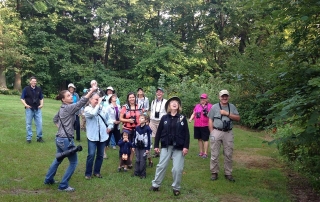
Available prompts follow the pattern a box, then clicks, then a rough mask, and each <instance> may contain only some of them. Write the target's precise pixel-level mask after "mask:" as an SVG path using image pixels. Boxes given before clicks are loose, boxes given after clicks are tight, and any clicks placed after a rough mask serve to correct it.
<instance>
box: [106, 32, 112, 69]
mask: <svg viewBox="0 0 320 202" xmlns="http://www.w3.org/2000/svg"><path fill="white" fill-rule="evenodd" d="M111 33H112V29H111V28H110V29H109V34H108V39H107V45H106V53H105V55H104V66H105V67H106V68H108V62H109V54H110V44H111Z"/></svg>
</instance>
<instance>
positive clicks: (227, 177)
mask: <svg viewBox="0 0 320 202" xmlns="http://www.w3.org/2000/svg"><path fill="white" fill-rule="evenodd" d="M224 177H225V178H226V179H227V180H229V181H230V182H235V181H236V180H235V179H234V178H233V177H232V175H225V176H224Z"/></svg>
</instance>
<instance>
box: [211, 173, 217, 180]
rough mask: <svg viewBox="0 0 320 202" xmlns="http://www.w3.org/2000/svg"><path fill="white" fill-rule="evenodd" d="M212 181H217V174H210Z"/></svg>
mask: <svg viewBox="0 0 320 202" xmlns="http://www.w3.org/2000/svg"><path fill="white" fill-rule="evenodd" d="M210 179H211V180H212V181H215V180H217V179H218V173H212V175H211V178H210Z"/></svg>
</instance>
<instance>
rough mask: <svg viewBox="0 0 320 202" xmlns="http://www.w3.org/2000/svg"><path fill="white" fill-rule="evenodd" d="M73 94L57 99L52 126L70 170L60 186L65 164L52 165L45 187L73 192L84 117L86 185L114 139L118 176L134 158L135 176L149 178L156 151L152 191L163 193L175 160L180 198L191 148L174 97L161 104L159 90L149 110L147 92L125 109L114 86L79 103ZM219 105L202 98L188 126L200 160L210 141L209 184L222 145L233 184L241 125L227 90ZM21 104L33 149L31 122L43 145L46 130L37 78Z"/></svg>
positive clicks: (131, 99)
mask: <svg viewBox="0 0 320 202" xmlns="http://www.w3.org/2000/svg"><path fill="white" fill-rule="evenodd" d="M75 88H76V87H75V86H74V85H73V84H69V85H68V90H63V91H61V92H60V93H59V95H58V97H57V99H59V100H61V102H62V105H61V107H60V109H59V111H58V113H57V114H56V115H55V116H54V118H53V122H54V124H55V125H56V126H57V127H58V132H57V133H56V139H55V141H56V147H57V154H59V156H64V157H67V158H68V160H69V163H70V164H69V167H68V168H67V170H66V171H65V174H64V176H63V178H62V180H61V182H58V181H56V180H55V179H54V176H55V174H56V172H57V169H58V167H59V165H60V164H61V162H62V160H63V158H56V159H54V161H53V162H52V164H51V166H50V168H49V170H48V172H47V174H46V177H45V180H44V183H45V184H59V188H58V189H59V190H61V191H67V192H71V191H74V190H75V189H74V188H72V187H70V186H69V183H68V182H69V180H70V178H71V176H72V174H73V173H74V171H75V169H76V166H77V164H78V159H77V151H81V149H79V148H78V147H76V146H75V144H74V140H73V139H74V131H77V130H78V129H79V135H78V133H77V132H76V140H80V122H79V115H83V116H84V117H85V125H86V127H85V128H86V135H87V141H88V156H87V161H86V170H85V179H87V180H90V179H91V178H92V177H97V178H102V175H101V173H100V169H101V166H102V163H103V159H104V156H106V153H105V152H106V151H105V148H106V146H107V145H109V141H110V139H111V136H114V139H115V142H116V143H117V145H118V146H119V166H118V171H119V172H121V171H124V172H126V171H127V170H128V169H130V168H132V167H133V165H132V160H133V156H134V155H135V157H136V160H135V166H134V172H133V174H132V176H138V177H140V178H146V164H147V163H146V162H147V159H149V166H151V167H152V166H153V162H152V158H151V150H152V147H154V148H153V150H154V155H155V156H156V157H160V158H159V163H158V165H157V167H156V171H155V177H154V179H153V180H152V186H151V187H150V189H149V190H150V191H159V187H160V185H161V183H162V181H163V179H164V177H165V172H166V169H167V167H168V164H169V162H170V160H171V159H172V162H173V167H172V174H173V183H172V190H173V194H174V195H175V196H177V195H179V194H180V189H181V186H180V185H181V179H182V172H183V168H184V160H185V156H186V155H187V154H188V151H189V144H190V134H189V128H188V121H187V118H186V117H185V116H184V115H183V114H182V113H181V112H182V104H181V100H180V98H179V97H171V98H170V99H168V100H166V99H164V98H163V95H164V90H163V89H162V88H157V89H156V92H155V95H156V96H155V99H154V100H153V101H152V102H151V105H150V106H149V100H148V98H147V97H145V96H144V92H143V89H142V88H139V89H138V90H137V95H136V94H135V93H133V92H130V93H128V95H127V99H126V103H125V104H124V105H122V106H121V105H120V101H119V99H118V97H117V95H116V94H115V91H114V90H113V88H112V87H111V86H110V87H108V88H107V90H106V91H102V90H101V89H100V88H99V87H98V84H97V82H96V81H95V80H93V81H91V88H90V89H88V90H87V91H86V92H85V94H84V95H83V96H82V97H81V98H79V96H78V95H77V94H76V93H75ZM219 99H220V102H219V103H217V104H214V105H212V104H210V103H209V102H208V95H207V94H201V95H200V103H199V104H197V105H196V106H195V108H194V110H193V113H192V115H191V117H190V118H189V122H191V121H192V120H193V119H194V138H195V139H198V145H199V156H200V157H202V158H207V157H208V141H210V148H211V158H210V171H211V180H217V179H218V172H219V163H218V159H219V158H218V157H219V150H220V146H221V144H223V147H224V156H225V163H224V168H225V177H226V179H227V180H229V181H232V182H234V181H235V180H234V178H233V177H232V153H233V133H232V127H233V123H232V121H239V120H240V116H239V113H238V111H237V109H236V107H235V106H234V105H233V104H231V103H229V92H228V91H227V90H222V91H220V92H219ZM21 101H22V103H23V104H24V105H25V108H26V125H27V127H26V128H27V142H28V143H31V139H32V131H30V129H31V121H32V118H34V119H35V122H36V126H37V141H38V142H43V139H42V131H41V130H42V128H40V127H39V126H40V125H39V119H38V118H39V116H38V114H39V113H40V114H41V108H42V106H43V95H42V92H41V89H40V88H39V87H37V86H36V78H35V77H31V79H30V86H27V87H26V88H25V89H24V90H23V93H22V95H21ZM81 111H83V113H81ZM30 114H31V115H30ZM120 123H122V133H120V128H121V127H120ZM38 127H39V128H38ZM38 130H39V131H38ZM121 134H122V135H121ZM209 139H210V140H209ZM152 143H153V144H152ZM160 144H161V146H160Z"/></svg>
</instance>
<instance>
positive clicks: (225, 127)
mask: <svg viewBox="0 0 320 202" xmlns="http://www.w3.org/2000/svg"><path fill="white" fill-rule="evenodd" d="M230 123H231V121H226V120H224V121H223V127H222V130H223V131H229V130H230V129H231V128H230Z"/></svg>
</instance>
